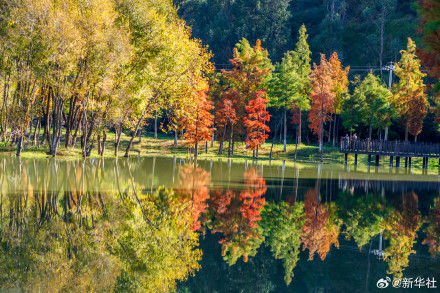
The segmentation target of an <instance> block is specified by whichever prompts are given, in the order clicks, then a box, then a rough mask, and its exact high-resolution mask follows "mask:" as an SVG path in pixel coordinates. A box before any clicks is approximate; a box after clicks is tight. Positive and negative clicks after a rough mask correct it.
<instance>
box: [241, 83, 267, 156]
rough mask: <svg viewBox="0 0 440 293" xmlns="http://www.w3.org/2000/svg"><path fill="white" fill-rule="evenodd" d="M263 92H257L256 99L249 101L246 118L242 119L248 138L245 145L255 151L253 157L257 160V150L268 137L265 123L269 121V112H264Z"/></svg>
mask: <svg viewBox="0 0 440 293" xmlns="http://www.w3.org/2000/svg"><path fill="white" fill-rule="evenodd" d="M263 95H264V92H263V91H258V92H257V94H256V98H255V99H254V100H250V101H249V104H248V105H247V106H246V113H247V117H245V118H244V123H245V125H246V127H247V134H248V137H247V138H246V143H247V144H248V145H249V147H250V148H251V149H252V150H256V152H255V154H256V155H255V157H256V158H257V159H258V148H259V146H260V144H262V143H263V142H264V141H265V140H266V139H267V138H268V137H269V135H268V134H267V132H269V131H270V128H269V126H267V125H266V124H265V122H269V121H270V115H269V112H268V111H267V110H266V104H267V100H266V99H265V98H263Z"/></svg>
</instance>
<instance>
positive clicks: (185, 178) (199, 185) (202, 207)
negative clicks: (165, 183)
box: [178, 166, 211, 231]
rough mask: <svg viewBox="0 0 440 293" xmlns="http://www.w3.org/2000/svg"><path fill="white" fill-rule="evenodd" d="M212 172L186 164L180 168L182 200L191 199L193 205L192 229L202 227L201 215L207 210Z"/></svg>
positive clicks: (191, 205)
mask: <svg viewBox="0 0 440 293" xmlns="http://www.w3.org/2000/svg"><path fill="white" fill-rule="evenodd" d="M210 184H211V173H210V172H208V171H205V170H204V169H202V168H200V167H193V166H185V167H182V168H180V181H179V189H178V192H179V193H180V194H181V195H182V198H181V200H182V201H189V202H190V205H189V206H190V207H191V219H192V222H191V230H193V231H195V230H199V229H200V228H201V223H200V220H199V219H200V216H201V215H202V214H203V213H205V212H206V210H207V208H208V204H207V202H206V200H207V199H208V198H209V185H210Z"/></svg>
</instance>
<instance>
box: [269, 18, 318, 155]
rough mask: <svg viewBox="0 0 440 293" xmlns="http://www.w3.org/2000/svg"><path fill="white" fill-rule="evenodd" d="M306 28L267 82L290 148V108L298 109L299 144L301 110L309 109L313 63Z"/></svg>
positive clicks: (271, 103) (273, 105) (284, 149)
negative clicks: (288, 136) (281, 116)
mask: <svg viewBox="0 0 440 293" xmlns="http://www.w3.org/2000/svg"><path fill="white" fill-rule="evenodd" d="M307 37H308V35H307V34H306V27H305V26H304V25H302V26H301V28H300V29H299V36H298V42H297V43H296V48H295V51H289V52H287V53H285V54H284V58H283V59H282V61H281V63H278V64H277V65H276V66H275V71H274V73H273V75H272V78H271V79H270V81H269V82H268V86H267V87H268V96H269V106H272V107H274V108H277V109H282V111H283V121H284V127H283V129H284V141H283V142H284V148H283V151H284V152H285V151H286V149H287V110H288V109H289V108H294V109H298V110H299V126H298V133H297V137H298V143H301V111H305V110H308V109H310V102H309V93H310V90H311V88H310V83H309V80H308V77H309V74H310V71H311V65H310V60H311V59H310V55H311V52H310V49H309V45H308V44H307Z"/></svg>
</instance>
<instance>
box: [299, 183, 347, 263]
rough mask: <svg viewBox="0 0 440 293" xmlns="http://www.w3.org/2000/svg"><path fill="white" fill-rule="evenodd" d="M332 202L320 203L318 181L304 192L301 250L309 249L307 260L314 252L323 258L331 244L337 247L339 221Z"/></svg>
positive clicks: (312, 256) (311, 257)
mask: <svg viewBox="0 0 440 293" xmlns="http://www.w3.org/2000/svg"><path fill="white" fill-rule="evenodd" d="M335 212H336V208H335V206H334V204H333V203H330V204H322V203H321V202H320V199H319V190H318V183H317V184H316V186H315V187H314V188H311V189H309V190H308V191H307V193H306V194H305V201H304V214H305V223H304V231H303V233H302V234H301V241H302V243H303V250H306V249H308V250H309V260H313V258H314V255H315V253H318V254H319V257H320V258H321V259H322V260H324V259H325V257H326V256H327V253H328V252H329V251H330V248H331V246H332V245H333V244H334V245H335V246H336V247H337V248H339V241H338V236H339V232H340V226H341V223H340V221H339V220H338V219H336V216H335V214H336V213H335Z"/></svg>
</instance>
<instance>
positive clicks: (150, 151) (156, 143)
mask: <svg viewBox="0 0 440 293" xmlns="http://www.w3.org/2000/svg"><path fill="white" fill-rule="evenodd" d="M114 139H115V134H114V133H112V132H109V133H108V134H107V142H106V150H105V154H104V157H106V158H114V157H115V156H114ZM129 139H130V136H128V135H122V137H121V143H120V146H119V156H120V157H121V156H123V155H124V153H125V148H126V147H127V145H128V141H129ZM40 141H41V140H40ZM218 148H219V143H218V142H217V141H215V142H214V144H213V146H212V144H211V142H208V152H207V153H205V144H203V145H201V146H199V159H212V158H217V159H218V158H220V159H222V158H224V159H228V158H229V157H228V155H227V153H228V144H227V142H225V144H224V150H223V154H221V155H218ZM270 149H271V142H268V143H265V144H262V145H261V146H260V150H259V161H261V162H264V161H269V160H270V159H269V153H270ZM47 151H48V146H47V144H44V145H42V146H41V147H39V148H38V147H37V146H32V144H31V143H29V144H28V147H27V148H26V149H25V150H24V151H23V152H22V154H21V156H22V158H47V157H50V156H49V155H47V154H46V153H47ZM15 153H16V146H12V147H11V146H10V145H9V144H5V143H1V142H0V155H10V156H15ZM156 155H160V156H169V157H172V156H180V157H182V156H193V155H192V154H190V153H189V149H188V147H187V146H186V145H185V142H184V141H183V140H179V141H178V145H177V146H175V145H174V140H173V138H172V137H170V136H167V135H163V134H162V135H159V136H158V138H157V139H154V138H153V137H151V136H150V135H149V136H146V135H144V136H142V139H141V141H140V142H139V138H138V137H137V138H135V140H134V142H133V146H132V149H131V152H130V156H141V157H145V156H156ZM252 155H253V154H252V150H251V149H246V145H245V143H244V142H236V143H235V147H234V156H231V158H233V159H234V161H236V162H240V161H245V160H253V159H254V158H253V157H252ZM294 155H295V144H294V143H289V144H288V145H287V152H283V145H282V144H274V146H273V151H272V160H271V162H272V163H275V164H278V163H279V164H281V163H282V160H286V162H287V165H293V164H294V163H293V160H294ZM81 156H82V154H81V149H80V142H79V139H78V140H77V144H76V147H75V148H65V147H64V141H63V140H62V141H61V143H60V147H59V148H58V151H57V158H58V159H66V160H69V159H77V158H80V157H81ZM100 157H101V156H99V155H98V149H97V144H96V141H95V145H94V149H93V150H92V153H91V155H90V158H100ZM367 157H368V156H367V155H359V156H358V166H359V167H360V168H362V167H365V166H368V161H367V160H368V159H367ZM374 159H375V158H374V157H373V160H374ZM318 162H320V154H319V151H318V146H316V145H305V144H300V145H298V150H297V163H318ZM380 162H381V164H382V166H388V165H389V157H381V161H380ZM324 163H335V164H343V163H344V154H342V153H340V152H339V148H338V147H331V146H324ZM348 164H349V165H353V164H354V155H349V156H348ZM394 164H395V161H394ZM404 164H405V162H404V158H401V161H400V165H401V167H404ZM429 167H430V169H437V168H438V160H437V159H430V160H429ZM412 168H414V169H421V168H422V158H413V159H412Z"/></svg>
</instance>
